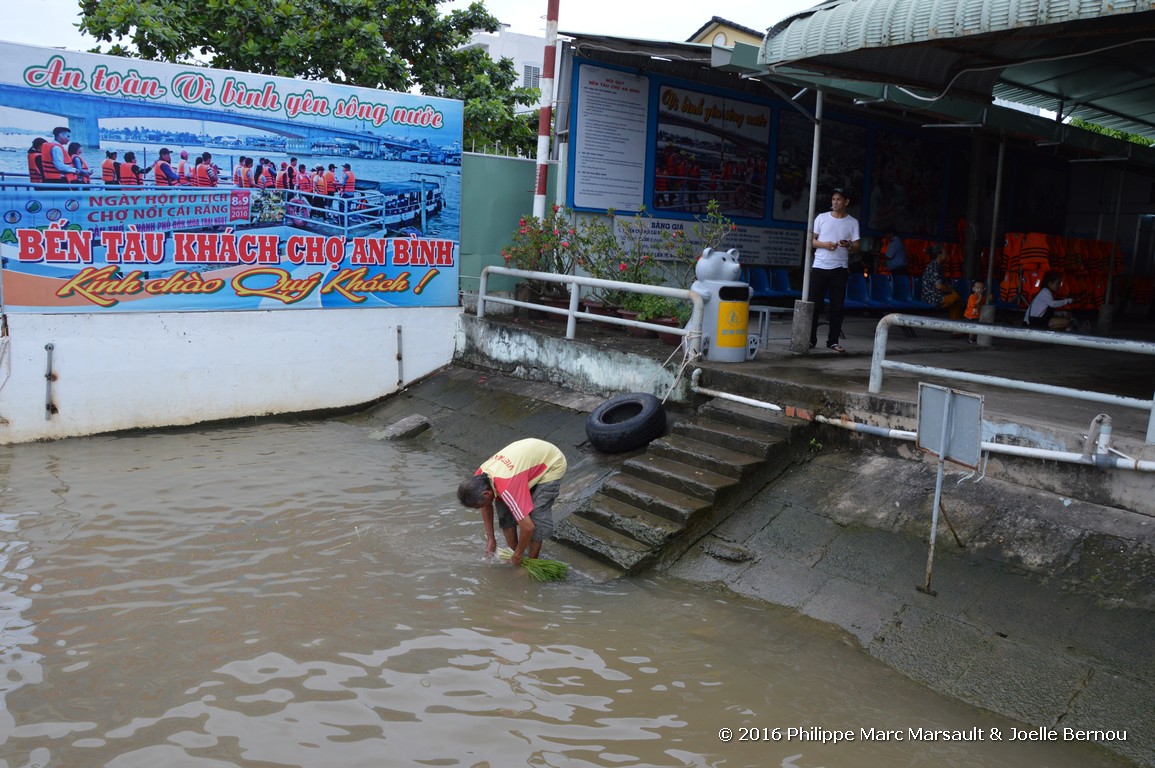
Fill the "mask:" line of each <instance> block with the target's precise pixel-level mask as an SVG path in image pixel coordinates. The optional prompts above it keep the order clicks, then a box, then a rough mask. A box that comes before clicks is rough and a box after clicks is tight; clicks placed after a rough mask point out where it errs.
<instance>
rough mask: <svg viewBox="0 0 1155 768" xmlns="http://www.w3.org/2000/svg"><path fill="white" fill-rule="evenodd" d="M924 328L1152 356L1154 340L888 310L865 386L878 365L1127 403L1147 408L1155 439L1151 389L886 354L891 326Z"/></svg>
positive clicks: (873, 386)
mask: <svg viewBox="0 0 1155 768" xmlns="http://www.w3.org/2000/svg"><path fill="white" fill-rule="evenodd" d="M892 325H894V326H898V327H900V328H923V329H926V330H930V331H950V332H952V333H967V334H972V335H976V336H994V337H996V338H1003V339H1018V340H1020V341H1038V342H1042V343H1045V344H1058V345H1062V346H1067V347H1085V348H1089V349H1103V350H1109V351H1114V352H1132V353H1135V354H1139V355H1152V356H1155V344H1152V343H1150V342H1145V341H1133V340H1130V339H1105V338H1099V337H1097V336H1081V335H1079V334H1074V333H1056V332H1054V331H1043V330H1038V329H1035V328H1009V327H1005V326H997V325H988V324H985V323H970V322H962V321H958V320H941V319H938V318H933V317H918V316H915V315H902V314H892V315H887V316H886V317H884V318H882V319H881V320H879V321H878V328H877V329H875V331H874V356H873V358H872V359H871V361H870V385H869V391H870V393H871V394H872V395H877V394H878V393H879V392H881V391H882V371H883V369H889V370H893V371H905V372H907V373H919V374H926V375H929V376H937V377H939V378H944V379H954V380H957V381H967V382H971V383H975V384H989V385H991V386H996V387H1005V388H1007V389H1018V390H1022V391H1025V392H1038V393H1041V394H1045V395H1058V396H1060V397H1070V398H1074V399H1077V400H1088V401H1091V402H1095V403H1106V404H1108V405H1120V406H1123V407H1125V408H1138V409H1140V410H1144V411H1147V413H1148V420H1147V437H1146V442H1147V443H1155V394H1153V396H1152V398H1151V399H1149V400H1140V399H1138V398H1134V397H1123V396H1121V395H1111V394H1108V393H1106V392H1091V391H1088V390H1083V389H1073V388H1070V387H1059V386H1055V385H1053V384H1042V383H1039V382H1033V381H1022V380H1020V379H1008V378H1004V377H1002V376H988V375H986V374H982V373H971V372H969V371H955V370H951V369H950V368H938V367H936V366H929V365H915V364H912V363H900V362H898V361H895V360H887V359H886V342H887V338H888V336H889V332H890V327H891V326H892Z"/></svg>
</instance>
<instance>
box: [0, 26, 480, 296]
mask: <svg viewBox="0 0 1155 768" xmlns="http://www.w3.org/2000/svg"><path fill="white" fill-rule="evenodd" d="M461 131H462V107H461V103H460V102H457V101H452V100H447V99H436V98H430V97H424V96H417V95H414V94H408V93H389V92H383V91H375V90H370V89H362V88H352V87H348V86H337V85H332V84H329V83H320V82H306V81H298V80H290V79H285V78H276V77H267V76H263V75H251V74H245V73H240V72H228V71H222V70H213V69H190V68H188V67H183V66H177V65H169V64H160V63H154V62H145V61H138V60H129V59H121V58H117V57H110V56H99V55H95V54H86V53H73V52H61V51H57V50H50V49H43V48H34V47H28V46H19V45H12V44H6V43H0V216H2V218H3V224H2V225H0V256H2V257H3V272H2V276H0V279H2V280H3V300H4V311H7V312H107V311H118V312H119V311H147V312H155V311H201V310H237V309H277V308H288V307H294V308H302V307H312V308H321V307H355V306H378V307H380V306H455V305H456V304H457V300H458V261H459V251H460V248H459V243H460V222H461V217H460V201H461V173H460V169H461Z"/></svg>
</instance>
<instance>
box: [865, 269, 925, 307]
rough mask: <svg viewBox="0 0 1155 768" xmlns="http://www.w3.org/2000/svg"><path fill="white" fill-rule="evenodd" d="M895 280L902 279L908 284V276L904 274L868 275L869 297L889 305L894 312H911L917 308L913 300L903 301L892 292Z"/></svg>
mask: <svg viewBox="0 0 1155 768" xmlns="http://www.w3.org/2000/svg"><path fill="white" fill-rule="evenodd" d="M897 281H903V282H904V283H906V284H907V285H908V286H909V285H910V278H909V277H907V276H906V275H899V276H896V277H892V276H891V275H871V276H870V297H871V298H872V299H874V300H875V301H878V303H880V304H885V305H886V306H888V307H891V310H894V311H895V312H912V311H915V310H918V308H919V307H918V306H917V304H916V303H915V301H912V300H910V301H903V300H901V299H899V297H896V296H895V294H894V286H895V285H896V284H897Z"/></svg>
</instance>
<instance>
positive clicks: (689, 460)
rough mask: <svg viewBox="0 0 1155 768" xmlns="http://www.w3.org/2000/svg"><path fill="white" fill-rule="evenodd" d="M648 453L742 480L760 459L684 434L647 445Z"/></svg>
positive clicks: (667, 437) (669, 436)
mask: <svg viewBox="0 0 1155 768" xmlns="http://www.w3.org/2000/svg"><path fill="white" fill-rule="evenodd" d="M649 452H650V453H653V454H654V455H656V456H664V457H665V458H668V459H673V460H674V461H679V462H681V463H682V464H688V465H690V466H692V467H701V468H702V469H705V470H708V471H710V472H715V473H717V474H719V475H728V476H729V477H736V478H741V477H742V475H744V474H745V473H746V471H747V470H748V469H749V468H750V467H754V466H757V465H758V464H760V463H761V461H762V460H761V459H759V458H757V457H755V456H751V455H749V454H747V453H742V452H740V451H733V450H730V449H729V448H723V447H722V446H720V445H712V444H710V443H704V442H702V441H701V440H695V439H693V438H691V437H686V436H685V435H667V436H665V437H662V438H659V439H657V440H655V441H654V442H652V443H650V446H649Z"/></svg>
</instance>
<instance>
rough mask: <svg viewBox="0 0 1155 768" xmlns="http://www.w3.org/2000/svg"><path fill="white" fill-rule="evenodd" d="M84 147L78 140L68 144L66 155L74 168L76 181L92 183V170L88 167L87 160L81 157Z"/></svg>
mask: <svg viewBox="0 0 1155 768" xmlns="http://www.w3.org/2000/svg"><path fill="white" fill-rule="evenodd" d="M83 154H84V148H83V147H81V146H80V142H79V141H74V142H72V143H70V144H69V145H68V156H69V157H70V158H72V165H73V166H74V167H75V168H76V177H75V178H76V181H78V182H80V183H81V184H90V183H92V171H90V170H89V169H88V162H87V161H86V160H85V159H84V157H83Z"/></svg>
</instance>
